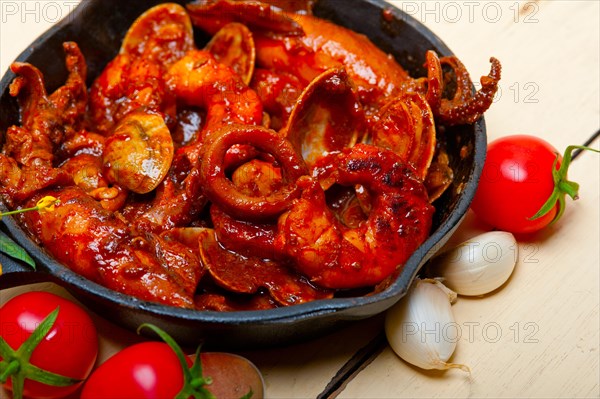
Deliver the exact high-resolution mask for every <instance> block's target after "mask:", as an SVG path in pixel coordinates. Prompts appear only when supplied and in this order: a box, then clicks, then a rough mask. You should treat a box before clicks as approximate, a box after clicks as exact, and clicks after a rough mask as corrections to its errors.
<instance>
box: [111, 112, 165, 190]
mask: <svg viewBox="0 0 600 399" xmlns="http://www.w3.org/2000/svg"><path fill="white" fill-rule="evenodd" d="M173 154H174V147H173V139H172V138H171V133H170V131H169V128H168V127H167V125H166V123H165V121H164V119H163V118H162V116H160V115H158V114H153V113H145V112H142V111H136V112H133V113H131V114H129V115H127V116H126V117H125V118H123V119H122V120H121V122H119V124H118V125H117V127H116V129H115V130H114V132H113V134H112V135H111V136H110V137H109V138H108V139H107V140H106V143H105V147H104V153H103V164H104V171H105V174H106V177H107V179H108V180H109V181H110V182H112V183H115V184H118V185H119V186H121V187H124V188H126V189H128V190H129V191H132V192H134V193H138V194H145V193H149V192H150V191H152V190H154V189H155V188H156V187H157V186H158V185H159V184H160V182H161V181H162V180H163V179H164V178H165V176H166V175H167V173H168V171H169V168H170V167H171V162H172V161H173Z"/></svg>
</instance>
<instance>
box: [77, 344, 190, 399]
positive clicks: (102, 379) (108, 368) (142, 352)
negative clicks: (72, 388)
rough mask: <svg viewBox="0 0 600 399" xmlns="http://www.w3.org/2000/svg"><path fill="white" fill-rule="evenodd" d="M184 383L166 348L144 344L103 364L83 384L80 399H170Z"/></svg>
mask: <svg viewBox="0 0 600 399" xmlns="http://www.w3.org/2000/svg"><path fill="white" fill-rule="evenodd" d="M183 382H184V376H183V370H182V367H181V364H180V362H179V359H178V358H177V356H176V355H175V352H173V350H172V349H171V348H170V347H169V345H167V344H165V343H163V342H143V343H141V344H136V345H132V346H130V347H127V348H125V349H123V350H122V351H120V352H118V353H117V354H115V355H114V356H112V357H111V358H109V359H108V360H107V361H106V362H104V363H102V364H101V365H100V367H98V368H97V369H96V370H95V371H94V372H93V373H92V375H91V376H90V377H89V378H88V380H87V382H86V383H85V386H84V387H83V391H82V392H81V399H111V398H112V399H117V398H128V399H138V398H148V399H149V398H152V399H154V398H157V399H158V398H169V399H172V398H174V397H175V396H176V395H177V394H178V393H179V391H181V388H183Z"/></svg>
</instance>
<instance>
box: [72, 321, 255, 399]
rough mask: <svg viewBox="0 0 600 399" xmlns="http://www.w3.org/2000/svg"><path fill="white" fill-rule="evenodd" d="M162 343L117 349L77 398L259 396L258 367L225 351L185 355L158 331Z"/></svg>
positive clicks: (166, 398)
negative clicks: (191, 355) (192, 355)
mask: <svg viewBox="0 0 600 399" xmlns="http://www.w3.org/2000/svg"><path fill="white" fill-rule="evenodd" d="M145 326H147V327H150V328H152V329H153V330H154V331H155V332H156V333H158V334H159V335H160V337H161V338H162V339H163V340H164V341H165V342H142V343H139V344H136V345H132V346H130V347H127V348H125V349H123V350H122V351H120V352H117V353H116V354H115V355H113V356H112V357H111V358H109V359H108V360H107V361H106V362H104V363H103V364H101V365H100V366H99V367H98V368H97V369H96V370H95V371H94V372H93V373H92V375H91V376H90V377H89V378H88V380H87V382H86V384H85V385H84V387H83V390H82V392H81V399H117V398H119V399H120V398H127V399H142V398H143V399H159V398H160V399H162V398H165V399H173V398H175V399H187V398H191V397H193V398H207V399H208V398H215V397H216V398H250V397H252V398H254V399H261V398H262V397H263V382H262V377H261V375H260V373H259V371H258V370H257V369H256V367H254V365H253V364H252V363H250V362H249V361H248V360H247V359H245V358H242V357H239V356H236V355H233V354H228V353H200V352H199V351H198V352H197V353H196V356H194V357H192V358H190V357H187V356H185V355H184V354H183V352H182V351H181V348H180V347H179V346H178V345H177V343H176V342H175V341H174V340H173V339H172V338H171V337H169V336H168V335H167V334H166V333H164V332H163V331H162V330H160V329H158V328H157V327H154V326H151V325H145Z"/></svg>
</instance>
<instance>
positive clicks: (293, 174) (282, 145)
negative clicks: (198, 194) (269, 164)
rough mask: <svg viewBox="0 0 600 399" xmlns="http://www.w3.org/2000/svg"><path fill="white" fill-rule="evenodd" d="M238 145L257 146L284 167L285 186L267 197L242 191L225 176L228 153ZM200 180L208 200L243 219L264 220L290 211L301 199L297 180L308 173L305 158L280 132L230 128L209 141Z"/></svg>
mask: <svg viewBox="0 0 600 399" xmlns="http://www.w3.org/2000/svg"><path fill="white" fill-rule="evenodd" d="M236 144H245V145H251V146H253V147H256V148H257V149H258V150H260V151H264V152H266V153H269V154H271V155H272V156H273V157H274V158H275V161H276V162H277V163H278V164H279V166H280V167H281V172H282V178H283V187H282V188H281V189H280V190H277V191H275V192H273V193H271V194H269V195H266V196H257V197H254V196H249V195H247V194H244V193H243V192H241V191H240V190H239V189H238V188H237V187H236V186H235V185H234V184H233V183H232V182H231V180H229V179H228V178H227V176H226V175H225V168H224V162H225V156H226V154H227V150H229V149H230V148H231V147H232V146H234V145H236ZM201 159H202V161H201V166H200V179H201V182H202V186H203V187H204V190H205V191H204V193H205V195H206V196H207V197H208V199H209V200H210V201H211V202H213V203H217V204H219V206H220V207H221V208H222V209H223V210H224V211H225V212H227V213H228V214H229V215H231V216H233V217H235V218H238V219H240V220H251V221H263V220H269V219H273V218H275V217H277V216H279V215H280V214H282V213H283V212H285V211H287V210H288V209H289V208H290V207H291V205H292V200H294V199H295V198H298V197H299V196H300V190H299V189H298V187H297V186H296V180H297V179H298V178H299V177H300V176H303V175H306V174H308V169H307V167H306V165H305V164H304V160H303V159H302V156H301V155H300V154H298V153H297V152H296V150H295V149H294V147H293V146H292V144H291V143H290V142H289V141H288V140H286V139H285V138H284V137H282V136H280V135H278V134H277V132H275V131H273V130H270V129H267V128H265V127H262V126H248V125H228V126H225V127H223V128H222V129H220V130H218V131H215V132H214V133H213V134H212V135H211V136H210V138H209V139H208V140H207V142H206V144H205V149H204V156H203V157H202V158H201Z"/></svg>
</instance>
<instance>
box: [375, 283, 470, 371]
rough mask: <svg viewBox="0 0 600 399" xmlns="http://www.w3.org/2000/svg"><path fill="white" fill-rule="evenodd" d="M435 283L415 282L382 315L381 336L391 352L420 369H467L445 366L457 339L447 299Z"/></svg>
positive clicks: (445, 293)
mask: <svg viewBox="0 0 600 399" xmlns="http://www.w3.org/2000/svg"><path fill="white" fill-rule="evenodd" d="M439 284H440V283H439V282H438V281H435V280H429V279H428V280H420V279H416V280H415V282H414V284H413V286H412V287H411V289H410V291H409V292H408V294H407V295H406V296H405V297H404V298H402V299H401V300H400V301H399V302H398V303H397V304H395V305H394V306H392V307H391V308H390V309H389V310H388V311H387V313H386V318H385V333H386V337H387V339H388V342H389V344H390V346H391V347H392V349H393V350H394V352H396V354H397V355H398V356H400V357H401V358H402V359H404V360H405V361H407V362H408V363H410V364H412V365H415V366H417V367H420V368H422V369H426V370H431V369H437V370H447V369H450V368H461V369H463V370H465V371H469V368H468V367H467V366H464V365H460V364H453V363H447V362H448V359H450V357H451V356H452V354H453V353H454V350H455V349H456V344H457V341H458V337H457V334H456V331H457V330H456V326H457V325H456V322H455V321H454V315H453V314H452V308H451V305H450V300H449V299H450V298H449V295H448V293H447V292H446V291H444V290H442V289H441V288H440V287H438V285H439Z"/></svg>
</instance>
